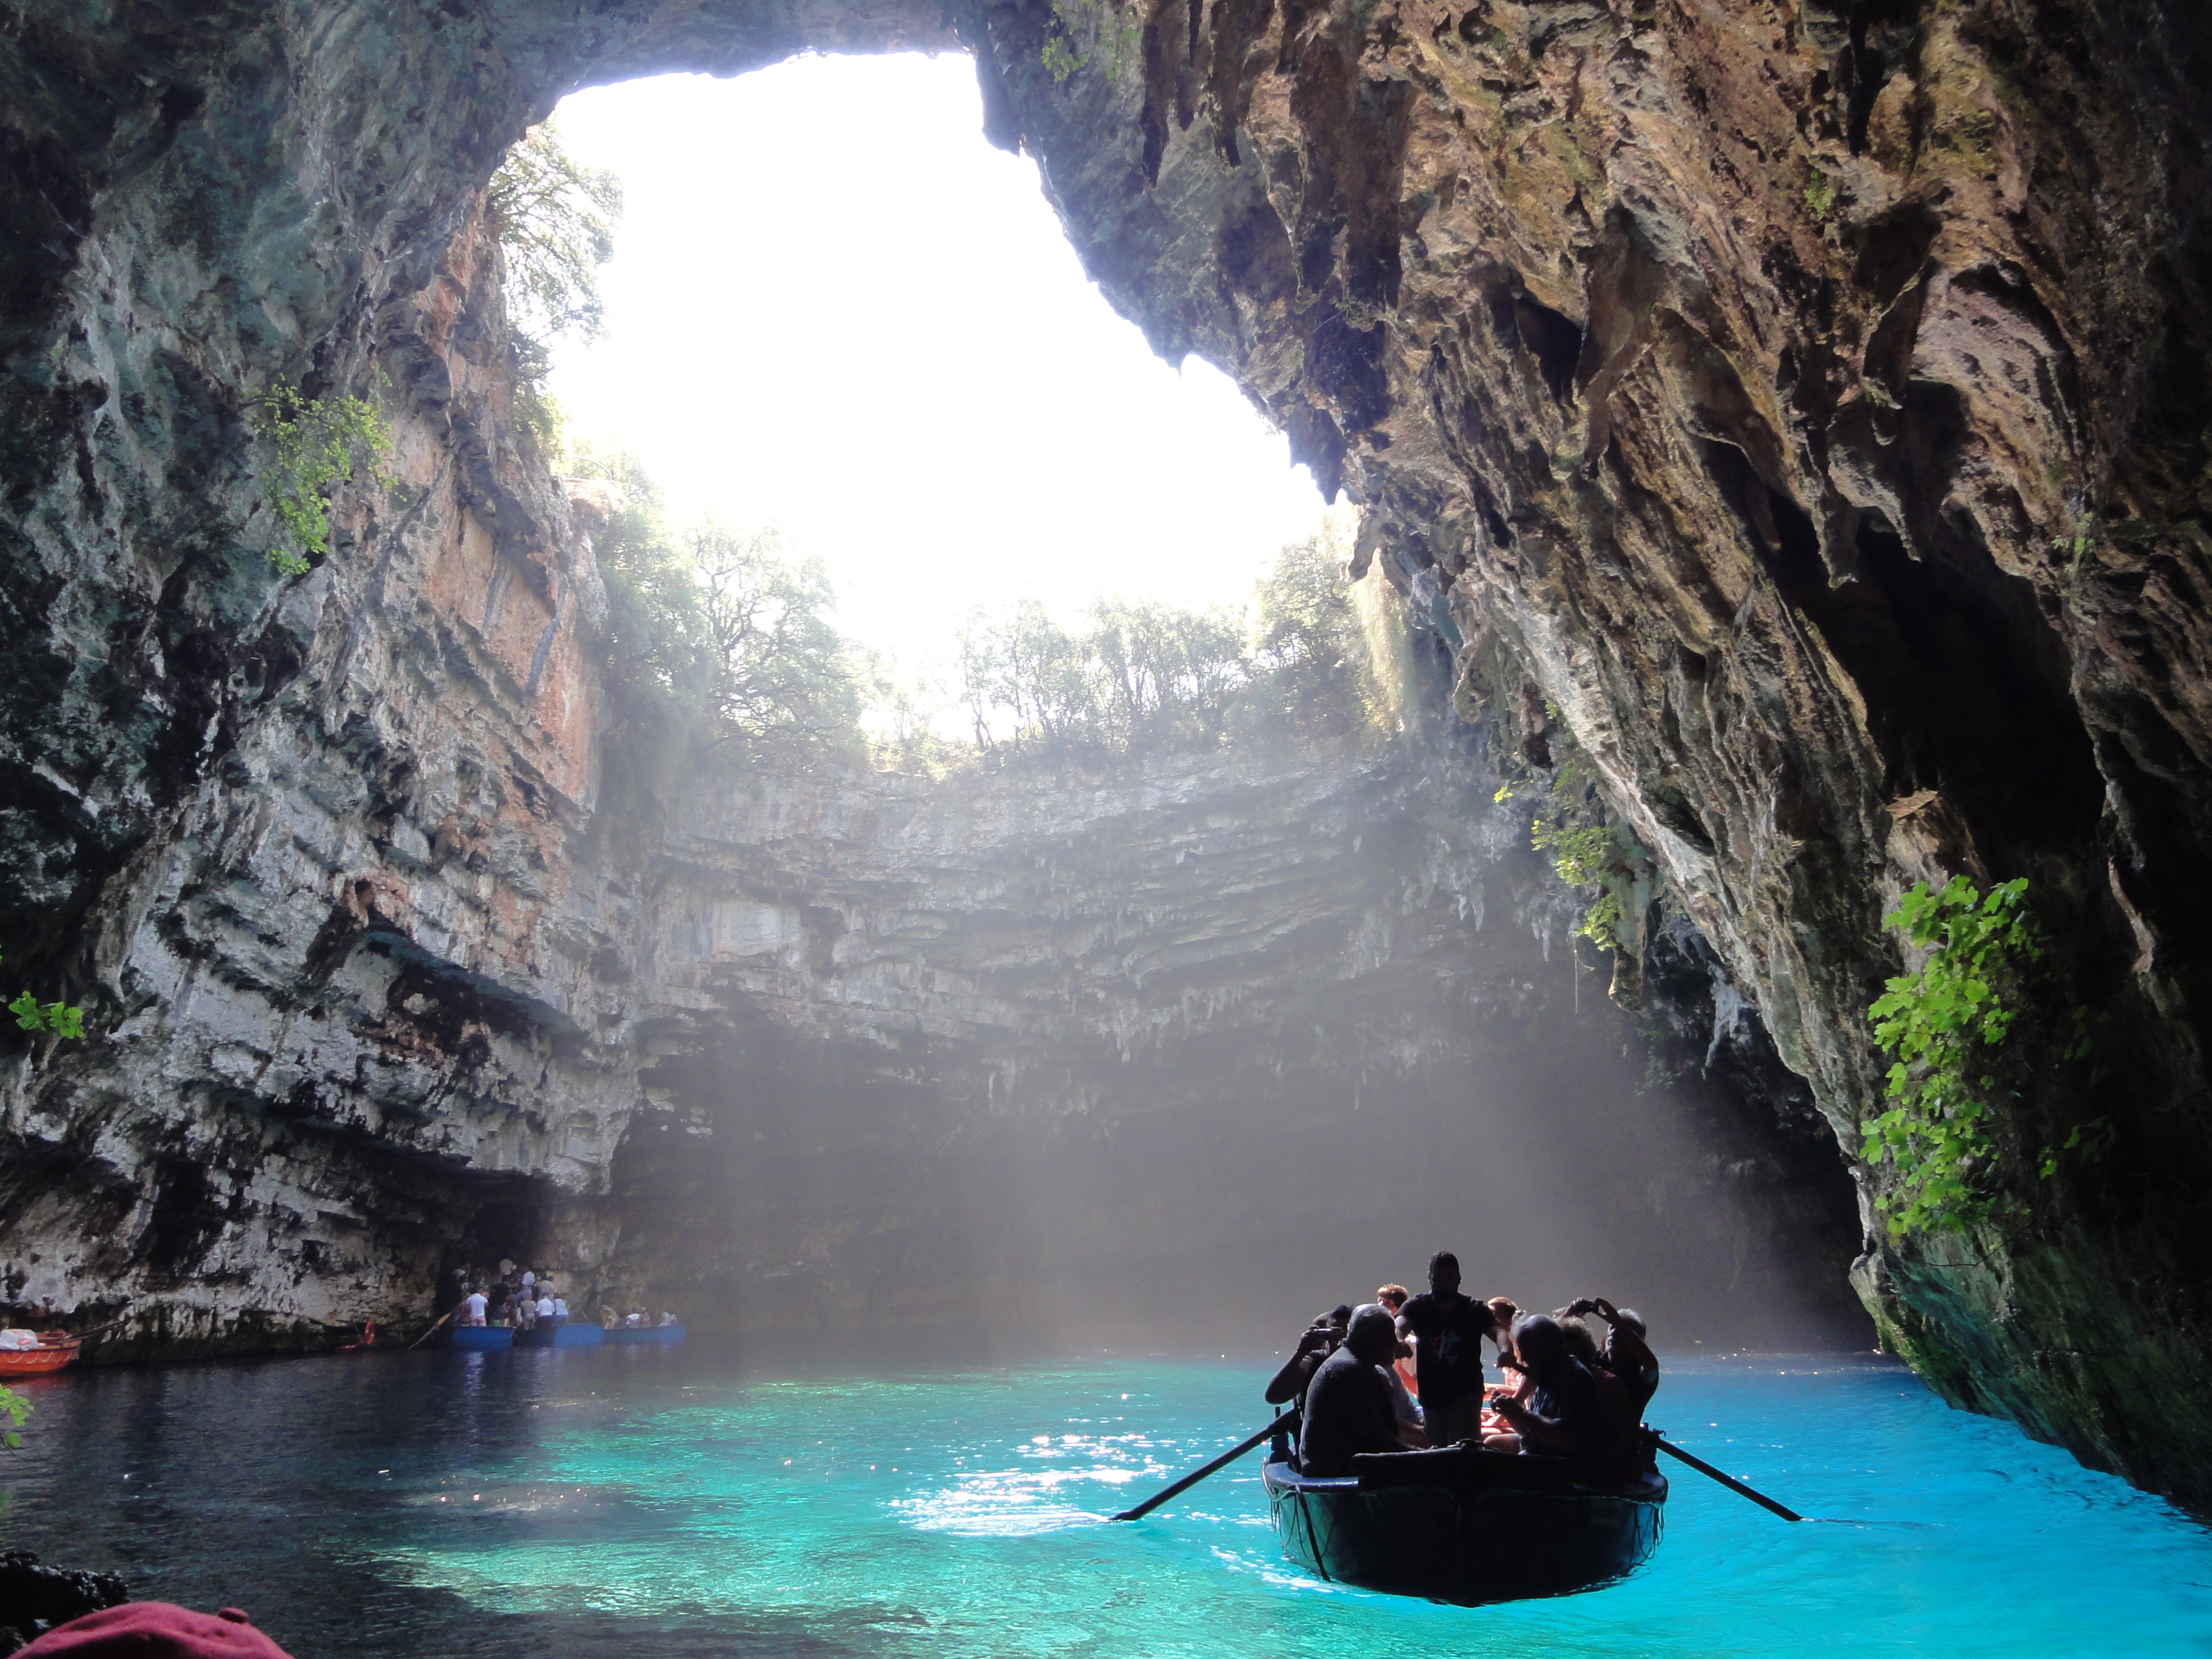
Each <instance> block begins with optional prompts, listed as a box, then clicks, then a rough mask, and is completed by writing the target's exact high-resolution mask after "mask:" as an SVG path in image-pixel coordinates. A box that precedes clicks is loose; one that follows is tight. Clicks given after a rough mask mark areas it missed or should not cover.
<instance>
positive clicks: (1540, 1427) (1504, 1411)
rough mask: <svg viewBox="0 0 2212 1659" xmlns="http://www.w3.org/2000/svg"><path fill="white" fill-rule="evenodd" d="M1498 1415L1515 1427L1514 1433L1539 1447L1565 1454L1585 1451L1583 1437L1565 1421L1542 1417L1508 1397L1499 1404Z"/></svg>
mask: <svg viewBox="0 0 2212 1659" xmlns="http://www.w3.org/2000/svg"><path fill="white" fill-rule="evenodd" d="M1498 1415H1500V1416H1501V1417H1503V1418H1504V1419H1505V1420H1506V1421H1507V1422H1508V1423H1510V1424H1511V1425H1513V1431H1514V1432H1515V1433H1516V1434H1517V1435H1519V1436H1520V1437H1522V1439H1523V1440H1534V1442H1536V1443H1537V1444H1539V1445H1542V1446H1550V1447H1553V1448H1554V1449H1557V1450H1559V1451H1563V1452H1577V1451H1580V1450H1581V1449H1583V1437H1582V1436H1580V1435H1579V1434H1577V1433H1576V1432H1575V1431H1573V1430H1572V1429H1571V1428H1569V1427H1568V1426H1567V1425H1566V1423H1565V1420H1564V1419H1560V1418H1556V1417H1541V1416H1539V1415H1538V1414H1537V1413H1534V1412H1533V1411H1531V1410H1530V1409H1529V1408H1528V1407H1527V1406H1525V1405H1523V1404H1522V1402H1521V1401H1518V1400H1516V1399H1513V1398H1511V1397H1510V1396H1508V1397H1507V1398H1505V1399H1503V1400H1500V1401H1498Z"/></svg>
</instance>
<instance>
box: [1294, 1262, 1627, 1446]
mask: <svg viewBox="0 0 2212 1659" xmlns="http://www.w3.org/2000/svg"><path fill="white" fill-rule="evenodd" d="M1460 1283H1461V1280H1460V1266H1459V1258H1458V1257H1457V1256H1456V1255H1453V1254H1452V1252H1450V1251H1449V1250H1439V1251H1438V1252H1437V1254H1436V1255H1435V1256H1434V1257H1433V1258H1432V1259H1431V1261H1430V1262H1429V1289H1428V1290H1427V1291H1425V1293H1423V1294H1421V1295H1419V1296H1408V1295H1407V1291H1406V1287H1405V1286H1404V1285H1383V1286H1381V1287H1380V1288H1379V1289H1377V1290H1376V1292H1375V1300H1374V1301H1372V1302H1370V1303H1368V1304H1364V1305H1363V1306H1361V1307H1358V1308H1353V1307H1352V1306H1350V1305H1349V1304H1344V1305H1340V1306H1338V1307H1335V1308H1333V1309H1331V1310H1329V1311H1328V1313H1326V1314H1323V1315H1322V1316H1321V1317H1320V1318H1318V1319H1316V1320H1315V1321H1314V1322H1312V1323H1311V1324H1310V1325H1309V1326H1308V1327H1307V1328H1306V1329H1305V1332H1304V1334H1303V1335H1301V1336H1300V1337H1299V1339H1298V1343H1297V1349H1296V1350H1295V1352H1292V1353H1291V1357H1290V1358H1289V1360H1288V1361H1287V1362H1286V1363H1285V1364H1284V1366H1283V1368H1282V1369H1281V1370H1279V1371H1278V1372H1276V1373H1275V1376H1274V1377H1273V1380H1272V1381H1271V1382H1270V1383H1268V1384H1267V1403H1268V1404H1269V1405H1271V1406H1279V1405H1285V1404H1288V1403H1290V1402H1291V1401H1297V1402H1299V1406H1300V1411H1299V1420H1300V1430H1299V1436H1298V1449H1297V1465H1298V1468H1299V1470H1300V1472H1302V1473H1304V1474H1313V1475H1322V1476H1335V1475H1347V1474H1351V1473H1352V1458H1353V1457H1354V1456H1355V1455H1358V1454H1360V1453H1363V1452H1364V1453H1376V1452H1397V1451H1407V1450H1414V1449H1420V1448H1423V1447H1431V1446H1453V1445H1466V1446H1479V1447H1481V1448H1482V1449H1486V1450H1489V1451H1498V1452H1510V1453H1515V1454H1518V1455H1527V1456H1532V1457H1557V1458H1561V1459H1564V1460H1565V1462H1566V1464H1567V1466H1568V1467H1569V1468H1571V1469H1572V1470H1573V1471H1574V1472H1575V1473H1576V1474H1577V1475H1579V1476H1583V1477H1585V1478H1587V1479H1589V1480H1591V1481H1593V1482H1595V1483H1596V1484H1599V1485H1604V1484H1609V1483H1615V1482H1619V1481H1621V1480H1632V1479H1633V1478H1634V1477H1635V1475H1636V1474H1637V1472H1638V1470H1639V1469H1642V1468H1648V1467H1650V1452H1649V1451H1648V1450H1647V1449H1646V1448H1645V1447H1644V1443H1643V1437H1641V1436H1640V1435H1639V1434H1638V1432H1637V1431H1638V1425H1639V1424H1640V1422H1641V1420H1642V1419H1643V1415H1644V1407H1645V1406H1646V1405H1648V1404H1649V1403H1650V1400H1651V1396H1652V1395H1653V1394H1655V1393H1656V1391H1657V1389H1658V1387H1659V1361H1658V1359H1657V1358H1656V1356H1655V1355H1654V1354H1653V1353H1652V1352H1651V1349H1650V1345H1649V1343H1647V1342H1646V1340H1644V1339H1645V1331H1644V1322H1643V1320H1642V1319H1640V1318H1639V1317H1638V1316H1637V1314H1636V1312H1635V1310H1633V1309H1626V1308H1615V1307H1614V1306H1613V1304H1611V1303H1609V1302H1607V1301H1606V1300H1605V1299H1604V1298H1603V1297H1586V1298H1584V1299H1583V1300H1582V1301H1579V1302H1577V1303H1575V1304H1572V1305H1571V1306H1569V1307H1565V1308H1561V1309H1559V1310H1557V1311H1556V1312H1554V1313H1550V1314H1543V1313H1524V1312H1523V1311H1522V1310H1521V1309H1520V1308H1519V1307H1518V1306H1517V1305H1516V1304H1515V1303H1514V1302H1513V1300H1512V1299H1511V1298H1510V1297H1503V1296H1494V1297H1490V1298H1489V1299H1488V1300H1487V1301H1483V1300H1479V1299H1477V1298H1476V1297H1471V1296H1468V1295H1466V1294H1465V1293H1464V1292H1462V1291H1461V1289H1460ZM1591 1315H1595V1316H1597V1317H1598V1318H1599V1319H1600V1320H1601V1321H1603V1322H1604V1323H1605V1325H1606V1337H1605V1340H1604V1341H1603V1343H1600V1342H1599V1340H1598V1339H1597V1335H1596V1334H1595V1332H1594V1331H1592V1330H1591V1329H1590V1328H1589V1324H1588V1323H1587V1320H1588V1318H1589V1316H1591ZM1485 1341H1488V1342H1490V1343H1491V1344H1492V1346H1493V1347H1494V1349H1495V1350H1496V1353H1497V1362H1498V1369H1499V1370H1501V1371H1502V1372H1504V1375H1505V1376H1506V1378H1507V1381H1506V1382H1505V1383H1503V1384H1499V1385H1492V1384H1490V1383H1486V1380H1485V1378H1484V1376H1483V1352H1482V1344H1483V1343H1484V1342H1485Z"/></svg>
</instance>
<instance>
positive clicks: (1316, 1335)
mask: <svg viewBox="0 0 2212 1659" xmlns="http://www.w3.org/2000/svg"><path fill="white" fill-rule="evenodd" d="M1333 1336H1334V1332H1332V1331H1331V1330H1330V1329H1329V1328H1328V1327H1327V1326H1325V1325H1309V1326H1307V1327H1306V1331H1305V1334H1304V1335H1303V1336H1301V1337H1300V1338H1299V1339H1298V1346H1297V1348H1296V1349H1294V1350H1293V1351H1292V1352H1291V1357H1290V1358H1288V1359H1286V1360H1285V1361H1284V1362H1283V1368H1282V1370H1279V1371H1277V1372H1276V1373H1275V1375H1274V1376H1273V1379H1271V1380H1270V1381H1269V1383H1268V1384H1267V1403H1268V1404H1269V1405H1270V1406H1287V1405H1289V1404H1290V1403H1291V1401H1294V1400H1300V1399H1303V1398H1304V1396H1305V1391H1306V1384H1307V1383H1310V1382H1312V1381H1313V1374H1314V1367H1315V1366H1316V1364H1320V1360H1319V1358H1316V1356H1319V1355H1325V1354H1326V1353H1327V1352H1328V1349H1329V1347H1330V1346H1331V1339H1332V1338H1333Z"/></svg>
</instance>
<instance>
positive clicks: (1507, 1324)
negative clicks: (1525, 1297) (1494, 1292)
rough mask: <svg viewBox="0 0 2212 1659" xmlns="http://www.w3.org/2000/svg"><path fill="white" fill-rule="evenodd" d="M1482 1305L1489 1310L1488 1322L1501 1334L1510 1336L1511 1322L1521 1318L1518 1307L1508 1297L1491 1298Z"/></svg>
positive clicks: (1511, 1331)
mask: <svg viewBox="0 0 2212 1659" xmlns="http://www.w3.org/2000/svg"><path fill="white" fill-rule="evenodd" d="M1482 1305H1483V1306H1484V1307H1486V1308H1487V1309H1489V1310H1490V1322H1491V1323H1492V1325H1494V1326H1496V1327H1497V1328H1498V1331H1499V1332H1500V1333H1501V1334H1504V1335H1506V1336H1510V1335H1511V1334H1513V1322H1514V1321H1515V1320H1516V1319H1518V1318H1520V1317H1521V1309H1520V1305H1519V1304H1517V1303H1516V1302H1515V1301H1514V1300H1513V1298H1512V1297H1510V1296H1493V1297H1491V1298H1490V1300H1489V1301H1487V1302H1486V1303H1484V1304H1482Z"/></svg>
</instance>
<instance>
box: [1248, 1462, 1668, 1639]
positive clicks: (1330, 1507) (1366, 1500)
mask: <svg viewBox="0 0 2212 1659" xmlns="http://www.w3.org/2000/svg"><path fill="white" fill-rule="evenodd" d="M1547 1464H1548V1460H1545V1459H1537V1458H1516V1457H1508V1456H1505V1455H1502V1454H1499V1453H1495V1452H1474V1451H1456V1450H1448V1451H1434V1452H1411V1453H1407V1454H1406V1455H1402V1456H1393V1457H1362V1458H1359V1459H1357V1460H1355V1462H1354V1466H1353V1467H1354V1468H1357V1469H1358V1471H1359V1473H1358V1474H1357V1475H1356V1476H1354V1477H1353V1478H1352V1479H1349V1480H1308V1479H1306V1478H1305V1477H1304V1476H1303V1475H1300V1474H1296V1473H1294V1472H1293V1471H1292V1470H1291V1468H1290V1466H1289V1465H1288V1464H1285V1463H1269V1464H1268V1465H1267V1467H1266V1468H1265V1469H1263V1470H1262V1471H1261V1480H1262V1481H1263V1482H1264V1484H1265V1485H1266V1486H1267V1501H1268V1504H1269V1507H1270V1509H1271V1510H1273V1519H1274V1523H1275V1532H1276V1534H1277V1536H1279V1538H1280V1539H1281V1540H1282V1544H1283V1553H1285V1555H1287V1556H1289V1557H1290V1559H1291V1560H1293V1561H1295V1562H1297V1564H1298V1565H1301V1566H1303V1567H1304V1568H1305V1569H1306V1570H1307V1571H1309V1572H1311V1573H1312V1574H1314V1575H1315V1577H1319V1578H1326V1579H1328V1580H1329V1581H1331V1582H1332V1583H1340V1584H1353V1585H1357V1586H1358V1588H1360V1589H1370V1590H1381V1591H1383V1592H1386V1593H1387V1594H1389V1595H1419V1596H1425V1597H1426V1598H1427V1599H1429V1600H1430V1601H1451V1602H1455V1603H1457V1604H1459V1605H1460V1606H1462V1607H1477V1606H1480V1605H1482V1604H1483V1603H1486V1602H1492V1601H1523V1600H1526V1599H1528V1598H1529V1597H1532V1596H1541V1595H1572V1594H1573V1593H1575V1592H1576V1591H1577V1590H1586V1589H1596V1588H1597V1587H1598V1586H1599V1585H1601V1584H1607V1583H1612V1582H1613V1580H1614V1579H1617V1578H1620V1577H1625V1576H1626V1575H1627V1574H1628V1573H1631V1572H1633V1571H1635V1570H1636V1569H1637V1568H1638V1567H1639V1566H1641V1565H1643V1564H1644V1561H1646V1560H1647V1559H1650V1554H1651V1552H1652V1551H1653V1550H1655V1549H1656V1548H1657V1547H1658V1544H1659V1534H1660V1516H1661V1510H1662V1506H1663V1505H1664V1504H1665V1503H1666V1501H1667V1481H1666V1478H1665V1477H1664V1476H1663V1475H1659V1474H1650V1475H1648V1476H1646V1477H1645V1478H1644V1480H1642V1481H1640V1482H1638V1484H1637V1485H1636V1486H1633V1487H1631V1488H1628V1489H1626V1491H1623V1492H1597V1491H1593V1490H1590V1489H1589V1488H1586V1487H1583V1486H1576V1485H1574V1484H1573V1483H1572V1482H1571V1480H1567V1479H1566V1478H1565V1471H1564V1470H1563V1469H1561V1468H1559V1467H1558V1466H1556V1465H1553V1466H1549V1467H1545V1466H1546V1465H1547ZM1532 1465H1534V1466H1537V1467H1534V1468H1532V1467H1530V1466H1532Z"/></svg>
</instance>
